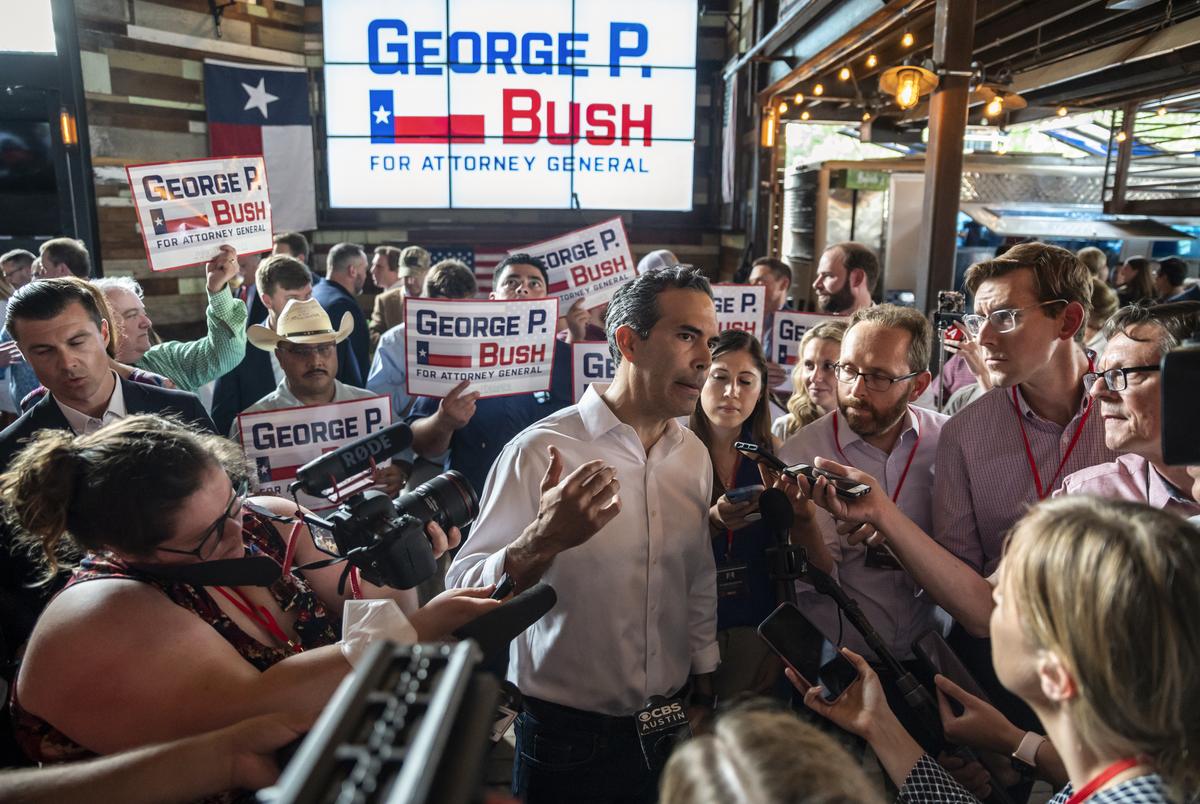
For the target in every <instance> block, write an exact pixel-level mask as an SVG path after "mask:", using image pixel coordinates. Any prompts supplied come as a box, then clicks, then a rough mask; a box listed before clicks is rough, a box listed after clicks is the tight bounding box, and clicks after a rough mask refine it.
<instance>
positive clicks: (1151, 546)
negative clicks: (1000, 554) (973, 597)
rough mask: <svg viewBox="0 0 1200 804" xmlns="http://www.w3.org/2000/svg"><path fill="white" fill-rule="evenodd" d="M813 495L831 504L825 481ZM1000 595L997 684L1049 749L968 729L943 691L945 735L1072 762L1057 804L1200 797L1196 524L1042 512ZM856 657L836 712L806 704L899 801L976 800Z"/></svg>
mask: <svg viewBox="0 0 1200 804" xmlns="http://www.w3.org/2000/svg"><path fill="white" fill-rule="evenodd" d="M814 493H815V494H816V495H817V497H818V498H820V497H822V496H824V495H825V494H826V490H825V488H824V481H818V488H816V489H815V490H814ZM994 596H995V600H996V605H995V608H994V609H993V611H992V615H991V629H990V630H991V637H992V643H993V654H992V655H993V661H994V662H995V665H996V674H997V676H998V677H999V679H1000V681H1001V682H1002V683H1003V684H1004V685H1005V687H1007V688H1008V689H1009V690H1011V691H1012V692H1013V693H1015V694H1016V695H1019V696H1020V697H1021V698H1022V699H1024V700H1025V702H1026V703H1028V704H1029V706H1030V707H1032V708H1033V710H1034V711H1035V712H1036V713H1037V715H1038V717H1039V718H1040V720H1041V722H1042V724H1043V725H1044V726H1045V728H1046V733H1047V737H1048V738H1049V742H1050V745H1049V746H1042V745H1040V743H1041V742H1044V741H1042V740H1041V738H1040V737H1039V736H1038V735H1034V734H1032V733H1029V734H1023V735H1021V739H1020V741H1019V743H1018V741H1017V739H1016V733H1014V730H1013V729H1012V728H1011V727H1006V728H996V724H995V723H994V722H985V718H983V717H981V716H980V717H979V722H978V723H976V724H974V725H973V726H972V725H971V724H966V723H963V722H957V721H958V720H961V718H962V717H963V716H958V717H957V718H956V716H955V715H954V714H953V713H952V712H951V711H950V707H949V705H948V703H947V700H946V698H945V697H943V696H945V695H946V691H947V690H950V692H951V693H953V694H954V697H959V695H958V694H957V693H956V691H955V690H954V688H953V687H952V686H951V685H946V684H944V680H941V681H939V697H940V698H942V701H941V708H942V715H943V719H944V721H946V722H947V728H948V730H950V729H953V730H954V732H955V733H956V734H957V735H958V736H960V737H965V736H967V734H968V733H971V732H974V733H975V736H974V739H970V740H963V741H964V742H970V743H973V744H976V745H977V746H980V747H989V748H992V749H993V750H1002V751H1004V752H1007V753H1011V754H1013V755H1014V756H1015V757H1018V758H1019V759H1022V760H1023V761H1024V762H1026V763H1030V764H1034V765H1036V766H1038V767H1039V768H1040V766H1041V764H1042V762H1043V759H1044V758H1043V754H1047V755H1048V756H1047V757H1046V758H1053V759H1054V760H1055V761H1058V760H1061V763H1062V766H1063V767H1064V768H1065V770H1066V774H1067V777H1068V778H1069V780H1070V782H1069V784H1068V785H1067V787H1066V788H1065V789H1063V790H1062V791H1060V792H1059V793H1058V795H1057V796H1055V798H1054V799H1052V804H1061V803H1062V802H1069V803H1070V804H1083V802H1091V804H1101V803H1102V802H1103V803H1104V804H1108V803H1109V802H1138V804H1159V803H1160V802H1163V803H1169V804H1183V802H1186V801H1191V800H1193V798H1192V797H1194V796H1195V795H1196V793H1197V791H1200V762H1197V757H1196V751H1197V746H1200V675H1198V674H1197V673H1196V668H1197V667H1200V623H1198V622H1197V619H1196V617H1195V616H1194V612H1195V611H1196V609H1197V607H1198V606H1200V534H1198V533H1197V532H1196V529H1195V527H1194V526H1192V525H1190V524H1188V523H1186V522H1184V521H1182V520H1180V519H1179V518H1178V517H1176V516H1174V515H1172V514H1168V513H1165V512H1163V511H1159V510H1156V509H1152V508H1149V507H1147V506H1145V505H1141V504H1139V503H1129V502H1117V501H1109V500H1101V499H1098V498H1092V497H1086V496H1076V497H1060V498H1057V499H1053V500H1050V501H1047V502H1043V503H1041V504H1039V505H1038V506H1036V507H1035V508H1034V509H1032V510H1031V511H1030V513H1029V514H1027V515H1026V516H1025V517H1024V518H1023V519H1022V520H1021V521H1020V522H1019V523H1018V524H1017V525H1016V527H1015V528H1014V529H1013V531H1012V534H1011V536H1010V540H1009V543H1008V547H1007V550H1006V551H1005V554H1004V559H1003V562H1002V563H1001V565H1000V570H999V580H998V585H997V587H996V589H995V593H994ZM847 658H849V659H850V660H851V661H852V662H853V663H854V664H855V665H856V667H857V668H858V672H859V680H858V681H857V682H855V683H854V684H853V685H851V687H850V688H849V689H848V690H847V691H846V692H845V693H843V695H842V697H841V698H839V699H838V700H836V701H834V702H833V703H832V704H829V703H826V702H825V701H823V700H822V699H821V696H820V694H819V689H817V688H813V689H808V690H807V691H805V697H804V700H805V703H806V704H808V706H809V707H810V708H812V709H814V710H815V711H817V712H819V713H821V714H823V715H825V716H826V717H828V718H829V719H830V720H832V721H833V722H835V723H837V724H838V725H839V726H841V727H842V728H844V729H846V730H847V731H850V732H853V733H854V734H857V735H859V736H861V737H862V738H864V739H865V740H867V742H869V743H870V744H871V747H872V748H873V749H874V751H875V753H876V754H877V755H878V757H879V759H880V762H881V764H882V765H883V767H884V769H885V770H886V771H887V773H888V775H889V776H890V777H891V779H892V781H893V782H895V784H896V785H897V786H898V787H899V788H900V800H901V801H906V802H915V803H917V804H921V803H923V802H928V803H929V804H938V803H940V802H954V803H955V804H957V803H958V802H974V801H975V799H974V798H973V797H972V796H971V795H970V794H969V793H967V792H966V790H964V789H962V788H961V787H959V786H958V785H957V784H956V783H955V782H954V781H953V780H952V779H951V778H950V777H949V775H948V774H946V772H945V771H944V770H942V769H941V768H940V766H939V765H938V764H937V763H936V762H934V761H933V760H932V759H930V758H929V757H928V756H926V755H924V753H923V752H922V750H921V748H920V747H919V746H918V745H917V743H916V742H915V741H914V740H913V739H912V737H910V736H909V735H908V734H907V733H906V732H905V731H904V729H903V727H901V726H900V723H899V721H898V720H897V719H896V717H895V715H894V714H892V712H891V710H890V709H889V708H888V705H887V701H886V698H885V697H884V695H883V691H882V689H881V687H880V684H879V679H878V678H877V677H876V675H875V674H874V672H872V670H871V668H870V666H869V665H867V663H866V662H865V661H863V659H862V658H861V657H859V656H857V655H856V654H853V653H850V652H847ZM789 677H790V678H791V680H792V683H793V684H796V685H797V686H800V683H799V679H798V678H796V677H794V676H792V674H791V673H789ZM967 703H970V701H967ZM966 711H967V713H968V714H969V713H972V712H974V713H975V714H976V716H978V715H979V712H980V711H982V710H981V709H980V708H979V707H970V706H968V707H967V708H966ZM1001 725H1002V726H1003V725H1004V724H1001ZM1006 734H1007V739H1005V735H1006ZM989 741H990V742H989ZM1013 743H1017V744H1013ZM1026 743H1028V745H1027V744H1026ZM1054 754H1057V756H1054Z"/></svg>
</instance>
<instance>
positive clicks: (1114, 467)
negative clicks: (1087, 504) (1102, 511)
mask: <svg viewBox="0 0 1200 804" xmlns="http://www.w3.org/2000/svg"><path fill="white" fill-rule="evenodd" d="M1198 330H1200V302H1171V303H1169V304H1160V305H1157V306H1155V307H1149V308H1146V307H1123V308H1121V309H1120V310H1118V311H1117V313H1116V315H1114V316H1113V317H1112V318H1110V319H1109V320H1108V322H1107V323H1106V324H1105V325H1104V334H1105V337H1107V338H1108V343H1109V345H1108V348H1107V349H1105V351H1104V358H1103V359H1102V360H1101V362H1100V365H1099V366H1097V370H1096V371H1095V372H1089V373H1088V374H1086V375H1084V384H1085V385H1086V386H1087V388H1088V390H1089V392H1090V394H1091V395H1092V397H1093V398H1094V399H1095V400H1096V402H1095V404H1096V405H1097V406H1098V410H1097V411H1096V412H1097V413H1098V414H1099V415H1100V417H1101V419H1103V421H1104V441H1105V443H1106V444H1107V445H1108V447H1109V449H1112V450H1115V451H1116V452H1120V453H1122V454H1121V456H1120V457H1119V458H1117V459H1116V460H1115V461H1110V462H1109V463H1102V464H1099V465H1097V466H1092V467H1089V468H1087V469H1082V470H1080V471H1078V472H1075V473H1074V474H1071V475H1069V476H1068V477H1067V478H1066V479H1065V480H1064V481H1063V485H1062V488H1061V489H1059V490H1058V491H1056V492H1055V496H1058V495H1060V494H1094V495H1096V496H1098V497H1112V498H1115V499H1121V500H1136V501H1138V502H1143V503H1146V504H1148V505H1152V506H1154V507H1155V508H1161V509H1163V510H1165V511H1171V512H1173V513H1176V514H1179V515H1180V516H1182V517H1193V516H1197V515H1200V504H1198V503H1197V502H1196V500H1195V498H1194V497H1193V496H1192V480H1191V477H1190V476H1189V475H1188V472H1187V467H1185V466H1169V465H1167V464H1166V463H1165V462H1164V461H1163V451H1162V379H1161V375H1160V374H1159V363H1160V362H1161V361H1162V356H1163V355H1164V354H1166V353H1167V352H1169V351H1170V350H1171V349H1174V348H1176V347H1177V346H1179V344H1181V343H1182V342H1183V341H1184V340H1186V339H1187V338H1189V337H1191V335H1192V333H1193V332H1196V331H1198Z"/></svg>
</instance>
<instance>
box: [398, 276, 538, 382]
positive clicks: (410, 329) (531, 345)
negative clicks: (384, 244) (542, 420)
mask: <svg viewBox="0 0 1200 804" xmlns="http://www.w3.org/2000/svg"><path fill="white" fill-rule="evenodd" d="M557 319H558V300H557V299H552V298H547V299H528V300H522V301H488V300H476V299H469V300H468V299H414V298H410V299H405V301H404V321H405V324H404V340H405V350H406V355H407V368H408V393H409V395H410V396H439V397H440V396H445V395H446V394H447V393H449V392H450V390H451V389H452V388H454V386H456V385H458V384H459V383H460V382H462V381H463V380H469V381H470V383H471V385H470V388H471V390H474V391H478V392H479V395H480V397H481V398H486V397H491V396H511V395H513V394H528V393H533V392H535V391H546V390H549V388H550V372H551V369H552V368H553V365H554V327H555V323H556V321H557Z"/></svg>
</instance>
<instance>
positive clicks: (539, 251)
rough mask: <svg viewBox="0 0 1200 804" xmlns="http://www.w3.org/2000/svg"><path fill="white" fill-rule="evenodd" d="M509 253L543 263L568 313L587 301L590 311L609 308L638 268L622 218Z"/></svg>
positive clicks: (554, 289) (556, 294) (511, 250)
mask: <svg viewBox="0 0 1200 804" xmlns="http://www.w3.org/2000/svg"><path fill="white" fill-rule="evenodd" d="M508 253H509V254H529V255H531V256H533V257H538V258H540V259H541V260H542V262H543V263H544V264H545V266H546V272H547V273H548V274H549V275H550V285H549V287H548V290H549V292H550V295H551V296H554V297H556V298H557V299H558V301H559V303H560V307H559V309H561V310H562V311H563V312H564V313H565V312H566V311H567V310H568V309H569V308H570V307H571V305H572V304H574V303H575V302H576V301H577V300H578V299H583V300H584V302H583V304H584V306H585V307H587V308H588V309H589V310H590V309H592V308H593V307H599V306H600V305H602V304H607V303H608V301H609V300H610V299H612V297H613V294H614V293H616V292H617V288H619V287H620V286H621V285H623V284H625V283H626V282H628V281H629V280H631V279H633V277H634V276H635V274H636V270H635V269H636V267H637V263H635V262H634V261H633V254H632V253H631V252H630V251H629V238H627V237H626V236H625V224H624V223H622V222H621V219H620V218H612V219H610V220H606V221H604V222H602V223H597V224H595V225H593V226H589V227H587V228H586V229H578V230H576V231H574V232H567V233H566V234H564V235H559V236H558V237H555V238H551V239H550V240H543V241H542V242H540V243H533V244H532V245H528V246H521V247H520V248H513V249H509V251H508Z"/></svg>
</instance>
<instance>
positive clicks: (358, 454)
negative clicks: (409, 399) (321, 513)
mask: <svg viewBox="0 0 1200 804" xmlns="http://www.w3.org/2000/svg"><path fill="white" fill-rule="evenodd" d="M410 444H412V430H411V429H410V428H409V426H408V425H407V424H404V423H403V422H398V423H396V424H393V425H391V426H389V427H385V428H383V429H382V430H380V431H379V432H377V433H372V434H371V435H369V436H364V437H363V438H360V439H358V440H357V441H351V442H350V443H349V444H346V445H345V446H342V447H338V448H337V449H335V450H334V451H333V452H327V453H325V454H324V455H322V456H321V457H320V458H317V459H316V460H313V461H309V462H308V463H306V464H304V466H301V467H300V468H299V469H297V470H296V482H297V483H299V484H300V488H302V489H304V491H306V492H307V493H309V494H311V495H313V496H314V497H320V496H323V492H324V491H325V489H328V488H330V487H332V486H336V485H338V484H340V483H341V482H342V481H343V480H345V479H346V478H348V477H354V476H355V475H358V474H361V473H363V472H365V471H367V470H368V469H370V468H371V464H372V462H374V463H382V462H383V461H386V460H387V459H388V458H391V457H393V456H395V455H398V454H399V453H401V452H403V451H404V450H406V449H408V447H409V445H410Z"/></svg>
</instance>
